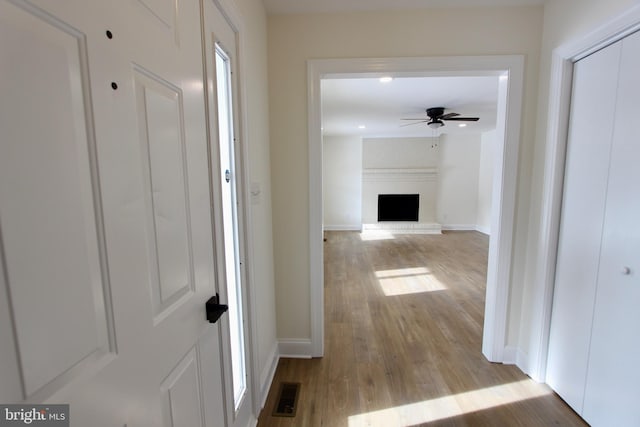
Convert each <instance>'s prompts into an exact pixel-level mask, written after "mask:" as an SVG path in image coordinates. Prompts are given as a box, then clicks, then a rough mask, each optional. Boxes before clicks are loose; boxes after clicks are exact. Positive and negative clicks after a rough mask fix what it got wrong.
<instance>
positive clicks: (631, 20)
mask: <svg viewBox="0 0 640 427" xmlns="http://www.w3.org/2000/svg"><path fill="white" fill-rule="evenodd" d="M638 30H640V5H636V6H633V7H630V8H629V9H628V10H627V11H625V12H623V13H622V14H620V15H618V16H617V17H614V18H613V19H611V20H609V21H608V22H606V23H604V24H603V25H600V26H599V27H597V28H596V29H595V30H593V31H591V32H588V33H586V34H585V35H583V36H580V37H577V38H575V39H574V40H572V41H569V42H567V43H566V44H563V45H561V46H559V47H557V48H556V49H554V50H553V52H552V58H551V76H550V84H549V93H550V94H557V96H550V97H549V105H548V107H547V111H548V114H547V134H546V148H545V157H544V172H543V188H542V207H541V215H540V233H539V238H538V253H537V260H538V264H537V266H536V271H535V274H536V276H535V277H536V278H535V284H536V286H535V290H536V294H535V295H534V297H533V300H532V304H533V311H532V313H533V316H534V318H533V319H532V327H531V341H530V346H529V348H530V352H529V356H528V357H526V358H523V359H526V361H524V360H523V361H522V362H521V363H518V367H520V369H522V370H523V371H524V372H526V373H528V374H529V375H530V376H531V378H533V379H534V380H536V381H539V382H544V381H545V380H546V371H547V350H548V348H549V331H550V327H551V307H552V304H553V288H554V283H555V267H556V258H557V251H558V238H559V232H560V208H561V205H562V192H563V188H564V166H565V151H566V147H567V136H568V128H569V106H570V102H571V88H572V84H573V79H572V76H573V64H574V63H575V62H577V61H578V60H580V59H582V58H584V57H586V56H588V55H590V54H591V53H594V52H596V51H597V50H600V49H602V48H603V47H605V46H607V45H610V44H611V43H614V42H616V41H618V40H620V39H622V38H624V37H625V36H627V35H629V34H631V33H633V32H635V31H638ZM525 368H526V369H525Z"/></svg>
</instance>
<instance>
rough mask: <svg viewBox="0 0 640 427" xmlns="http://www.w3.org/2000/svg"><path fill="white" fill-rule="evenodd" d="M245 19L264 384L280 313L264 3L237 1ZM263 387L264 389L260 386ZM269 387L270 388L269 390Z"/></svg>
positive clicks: (250, 251)
mask: <svg viewBox="0 0 640 427" xmlns="http://www.w3.org/2000/svg"><path fill="white" fill-rule="evenodd" d="M235 3H236V6H237V7H238V11H239V12H240V14H241V19H242V28H241V30H242V38H241V40H240V42H241V45H240V49H241V55H242V57H241V60H242V61H243V62H242V63H241V70H240V72H241V73H242V75H241V79H242V83H243V85H244V93H243V94H242V95H243V97H242V99H241V100H240V101H241V102H243V104H244V109H245V111H246V127H245V130H246V132H247V133H246V135H244V136H245V138H246V141H247V143H248V153H247V157H248V160H249V161H248V164H247V165H245V166H246V167H247V169H248V176H249V183H248V184H249V185H250V184H251V183H252V182H253V183H257V184H259V186H260V190H261V193H260V195H259V197H258V199H257V200H255V201H254V202H252V203H251V204H250V205H249V206H248V207H249V208H250V214H251V224H250V226H251V228H252V237H253V241H252V243H253V245H252V247H249V248H247V256H248V257H250V258H251V259H252V266H253V271H252V272H250V274H251V275H252V279H253V282H252V285H253V287H252V289H251V290H252V292H253V293H254V295H253V297H254V298H253V300H254V301H255V302H256V304H255V306H253V307H251V308H252V314H253V316H255V317H254V319H255V324H256V325H257V329H258V330H257V331H254V332H255V336H256V337H257V345H256V348H254V349H253V350H254V351H255V352H256V353H257V357H258V360H259V369H260V372H256V375H258V376H260V380H261V383H264V382H265V381H268V380H270V378H265V376H266V375H268V374H267V373H268V371H269V369H270V367H271V364H272V358H273V356H274V352H275V350H276V342H277V341H276V313H275V289H274V270H273V236H272V229H271V224H272V217H271V212H272V210H271V172H270V167H271V163H270V159H269V115H268V90H267V88H268V85H267V42H266V38H267V17H266V13H265V10H264V6H263V5H262V2H261V1H260V0H235ZM262 385H263V386H264V384H262ZM267 386H268V384H267Z"/></svg>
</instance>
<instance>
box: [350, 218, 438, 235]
mask: <svg viewBox="0 0 640 427" xmlns="http://www.w3.org/2000/svg"><path fill="white" fill-rule="evenodd" d="M362 231H363V232H378V231H384V232H389V233H397V234H440V233H441V231H442V227H441V226H440V224H437V223H429V222H409V221H399V222H378V223H374V224H362Z"/></svg>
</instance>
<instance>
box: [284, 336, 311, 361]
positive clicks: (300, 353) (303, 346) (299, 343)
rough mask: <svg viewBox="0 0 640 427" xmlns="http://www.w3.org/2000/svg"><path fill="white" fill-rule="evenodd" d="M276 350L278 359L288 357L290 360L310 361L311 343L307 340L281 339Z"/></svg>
mask: <svg viewBox="0 0 640 427" xmlns="http://www.w3.org/2000/svg"><path fill="white" fill-rule="evenodd" d="M278 348H279V351H280V357H289V358H292V359H311V358H312V357H314V356H313V353H312V348H313V346H312V343H311V340H309V339H283V340H278Z"/></svg>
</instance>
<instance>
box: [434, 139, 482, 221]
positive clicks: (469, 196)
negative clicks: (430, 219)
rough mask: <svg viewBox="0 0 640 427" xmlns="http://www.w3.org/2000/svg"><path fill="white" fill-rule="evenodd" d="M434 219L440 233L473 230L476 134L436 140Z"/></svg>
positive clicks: (477, 156) (477, 158) (477, 163)
mask: <svg viewBox="0 0 640 427" xmlns="http://www.w3.org/2000/svg"><path fill="white" fill-rule="evenodd" d="M438 169H439V179H440V183H439V186H438V201H437V218H438V222H439V223H440V224H442V229H443V230H475V228H476V218H477V208H478V173H479V170H480V134H460V135H448V134H444V135H442V136H441V137H440V163H439V167H438Z"/></svg>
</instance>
